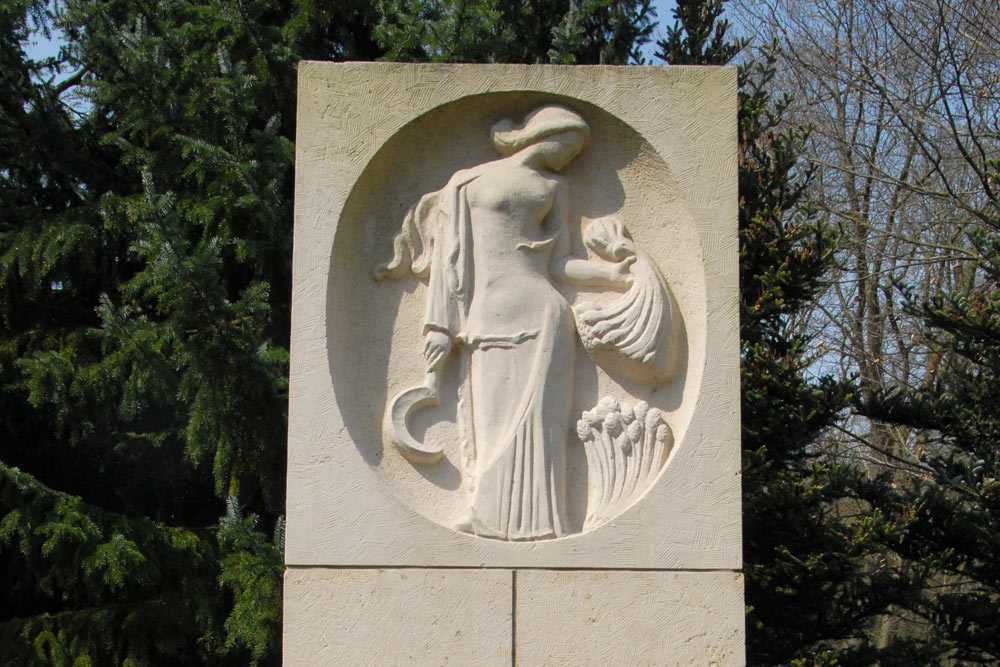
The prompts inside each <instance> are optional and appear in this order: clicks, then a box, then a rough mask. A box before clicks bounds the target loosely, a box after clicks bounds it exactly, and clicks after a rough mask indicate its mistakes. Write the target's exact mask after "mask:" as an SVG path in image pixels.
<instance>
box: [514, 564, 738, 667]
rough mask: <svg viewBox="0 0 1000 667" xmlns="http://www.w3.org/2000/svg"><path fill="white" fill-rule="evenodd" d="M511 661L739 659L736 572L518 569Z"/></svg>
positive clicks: (575, 663) (580, 666)
mask: <svg viewBox="0 0 1000 667" xmlns="http://www.w3.org/2000/svg"><path fill="white" fill-rule="evenodd" d="M516 595H517V605H516V619H517V632H516V638H515V650H516V654H517V664H519V665H532V666H533V667H538V666H541V665H551V666H552V667H556V666H558V667H589V666H590V665H593V666H594V667H599V666H600V667H604V666H605V665H629V666H630V667H639V666H642V665H647V666H650V667H652V666H656V667H664V666H667V665H690V666H691V667H713V666H714V667H727V666H735V665H742V664H744V660H745V658H744V646H743V579H742V576H741V575H739V574H736V573H733V572H634V571H632V572H624V571H611V572H607V571H576V572H558V571H545V570H519V571H518V572H517V579H516Z"/></svg>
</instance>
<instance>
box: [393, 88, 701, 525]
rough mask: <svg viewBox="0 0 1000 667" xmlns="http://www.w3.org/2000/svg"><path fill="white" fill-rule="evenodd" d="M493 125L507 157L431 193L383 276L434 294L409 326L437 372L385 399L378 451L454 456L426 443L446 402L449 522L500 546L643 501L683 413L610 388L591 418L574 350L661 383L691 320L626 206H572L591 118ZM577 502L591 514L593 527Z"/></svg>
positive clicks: (531, 115)
mask: <svg viewBox="0 0 1000 667" xmlns="http://www.w3.org/2000/svg"><path fill="white" fill-rule="evenodd" d="M482 131H483V132H484V133H487V132H488V134H489V137H490V139H491V141H492V145H493V147H494V149H495V150H496V152H497V153H498V154H499V157H495V158H494V159H490V160H486V161H482V162H479V163H477V164H473V165H470V166H466V167H463V168H460V169H457V170H456V171H454V172H453V173H452V174H451V175H450V177H449V178H448V179H447V182H446V183H444V185H443V187H439V188H438V189H435V190H433V191H431V192H427V193H425V194H423V195H422V196H420V197H419V198H418V199H417V201H416V202H415V203H413V204H412V206H410V208H409V209H408V210H407V211H406V212H405V214H404V215H403V216H402V220H401V224H400V226H399V227H398V228H397V232H396V233H395V236H394V238H393V240H392V249H391V251H392V257H391V260H389V261H388V262H386V263H384V264H383V265H381V266H379V267H377V269H376V270H375V277H376V279H377V280H378V281H379V282H380V283H381V284H383V285H388V284H391V283H394V282H397V281H402V280H404V279H407V278H408V276H411V275H412V276H414V277H415V278H416V279H417V280H418V281H419V282H420V284H421V285H422V286H423V287H422V289H420V290H419V291H420V293H421V298H422V301H423V304H422V308H423V315H422V321H421V323H420V326H419V328H418V329H417V328H415V329H412V330H410V336H411V338H419V339H420V342H421V343H422V353H423V354H422V357H423V359H422V365H423V376H422V377H420V378H415V382H413V383H412V385H410V386H405V387H404V388H403V389H402V390H397V391H395V392H394V393H391V394H389V393H387V400H386V403H385V408H384V411H383V415H384V417H383V422H382V438H383V442H384V443H385V445H386V448H385V450H384V451H383V453H382V455H383V456H399V455H401V456H402V457H404V458H405V459H406V460H407V461H408V462H409V464H410V465H412V466H415V467H417V468H432V467H434V466H438V465H441V464H442V463H447V461H446V460H445V459H446V451H445V450H446V446H445V444H443V443H429V442H426V441H425V440H424V438H422V437H421V436H420V435H419V434H416V433H415V432H414V423H415V421H417V420H418V418H419V415H420V414H421V413H424V412H428V411H434V410H437V411H438V414H440V409H441V407H442V403H443V402H448V403H450V404H451V405H450V406H448V408H447V410H448V411H449V412H447V413H446V414H447V415H449V416H450V415H452V414H453V417H451V418H453V420H454V422H455V424H456V427H457V428H456V429H455V431H454V437H455V438H457V441H458V442H457V447H454V448H453V449H454V451H453V458H455V459H456V461H457V465H456V466H455V467H456V469H457V473H458V475H457V476H458V480H459V481H458V483H457V485H458V486H459V487H460V488H461V490H462V493H463V495H464V499H463V500H462V501H460V503H459V505H460V506H461V511H460V513H459V514H458V516H457V517H456V518H455V519H454V520H453V521H452V522H451V524H450V525H451V527H452V528H454V529H456V530H458V531H461V532H465V533H469V534H473V535H477V536H480V537H484V538H493V539H499V540H509V541H530V540H545V539H552V538H558V537H563V536H567V535H571V534H573V533H577V532H585V531H588V530H590V529H592V528H594V527H597V526H599V525H601V524H602V523H604V522H606V521H608V520H610V519H613V518H614V517H615V516H617V515H618V514H620V513H621V512H622V511H624V510H626V509H627V508H628V507H629V506H631V505H632V504H634V503H635V502H636V501H637V500H638V499H640V498H641V497H642V496H643V495H644V494H645V493H646V491H648V489H649V488H650V486H651V485H652V484H653V483H655V481H656V480H657V479H658V477H659V476H660V473H661V472H662V471H663V469H664V467H665V466H666V464H667V462H668V460H669V457H670V453H671V450H672V448H673V444H674V437H673V432H672V430H671V425H670V415H669V414H667V412H665V411H664V410H661V409H659V408H657V407H651V406H650V405H649V403H648V402H647V401H646V400H643V399H641V398H634V397H633V396H631V395H628V396H625V397H623V400H618V399H616V398H614V397H612V396H604V397H602V398H601V399H600V400H599V401H597V402H596V404H594V403H592V404H590V408H589V409H584V410H579V409H578V407H576V406H577V405H578V403H579V401H578V400H577V401H575V400H574V399H575V398H577V399H578V398H579V397H578V396H576V397H575V396H574V393H575V391H576V390H577V387H578V386H579V385H580V378H578V377H577V376H578V375H580V374H581V373H582V374H586V373H587V372H588V371H586V369H585V368H584V370H582V371H581V370H579V369H580V367H581V366H580V364H581V360H579V359H577V355H578V348H579V347H581V346H582V350H585V351H586V354H587V355H588V357H589V359H590V362H589V363H591V364H593V365H594V366H595V370H596V369H602V370H601V371H600V372H604V373H607V374H608V375H610V376H613V377H618V378H620V379H621V382H622V383H625V384H628V385H630V386H635V387H638V388H639V390H637V391H638V392H639V393H641V392H643V391H655V390H656V388H657V387H659V386H660V385H664V384H668V383H671V381H675V382H676V380H674V375H675V371H676V370H677V367H678V365H679V359H681V358H682V357H683V356H685V355H683V354H682V352H683V350H682V348H683V346H684V345H685V341H686V338H685V336H684V335H683V318H682V316H681V314H680V312H679V311H678V308H677V305H676V301H675V299H674V297H673V296H672V293H671V290H670V287H669V286H668V284H667V281H666V279H665V278H664V274H663V271H662V270H661V268H660V267H659V266H658V265H657V263H656V261H655V260H654V259H653V257H652V256H651V255H650V254H649V253H647V252H646V251H645V250H644V249H643V248H642V247H641V246H640V244H638V243H636V242H635V241H634V240H633V239H632V238H631V236H630V234H629V224H628V221H627V220H623V219H621V218H620V217H619V216H618V214H617V213H618V212H615V213H611V214H607V215H602V216H600V217H597V218H588V219H583V218H585V214H586V213H587V212H581V211H579V207H578V206H574V205H573V202H574V201H575V200H574V197H576V196H577V195H576V194H575V193H574V188H578V187H580V186H581V184H579V183H575V182H574V177H573V175H572V174H570V173H568V168H569V167H570V165H572V164H573V162H574V161H575V160H577V159H578V158H579V157H580V156H581V155H582V154H584V153H585V151H586V150H587V147H588V143H589V142H590V140H591V132H592V129H591V125H590V123H589V122H588V119H587V118H586V116H585V114H584V113H582V112H580V111H578V110H577V109H575V108H573V107H572V106H571V105H567V104H563V103H558V104H557V103H545V104H541V105H539V106H537V107H536V108H534V109H533V110H530V111H529V112H528V113H526V114H525V115H524V116H523V117H522V118H510V117H504V118H501V119H500V120H498V121H497V122H496V123H495V124H494V125H493V126H492V129H490V128H488V127H483V128H482ZM594 160H596V161H598V162H599V160H600V156H597V157H596V158H594ZM599 212H603V211H599ZM580 241H582V245H583V248H582V249H581V248H580V246H581V243H580ZM385 254H386V255H388V254H389V248H388V247H386V248H385ZM568 290H569V291H570V293H569V294H568V295H567V291H568ZM413 343H414V345H413V347H414V349H419V347H420V345H418V344H417V341H413ZM582 362H583V363H586V360H582ZM593 372H594V371H589V373H590V374H591V375H592V374H593ZM446 376H447V377H448V378H450V383H451V384H452V385H453V387H452V388H451V390H450V391H448V392H446V391H445V386H444V385H445V382H446V380H445V378H446ZM681 381H682V379H681ZM681 390H682V388H681ZM445 394H447V397H445ZM625 399H627V400H625ZM450 410H453V411H454V412H453V413H451V412H450ZM574 424H575V425H576V428H575V429H574V428H573V425H574ZM424 429H425V432H426V429H427V426H426V425H425V426H424ZM446 440H447V439H446ZM572 448H582V450H583V452H584V458H585V460H586V466H585V470H584V471H583V473H582V474H577V475H575V476H574V477H573V479H572V480H569V479H568V477H569V465H568V459H569V458H571V455H572V454H573V452H572ZM455 454H457V456H456V455H455ZM421 474H428V475H429V474H430V473H424V472H422V473H421ZM442 479H443V478H442ZM454 485H455V484H454V483H453V486H454ZM574 496H575V497H574ZM570 506H575V507H583V508H585V512H584V516H583V520H582V521H579V520H574V519H572V518H570V517H569V516H568V509H567V508H568V507H570Z"/></svg>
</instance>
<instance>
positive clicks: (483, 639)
mask: <svg viewBox="0 0 1000 667" xmlns="http://www.w3.org/2000/svg"><path fill="white" fill-rule="evenodd" d="M511 585H512V576H511V572H510V571H508V570H433V569H402V570H367V569H325V568H305V569H295V568H291V569H289V570H287V571H286V572H285V587H284V596H285V603H284V607H285V612H284V638H283V645H284V651H285V656H284V663H283V664H284V667H317V666H318V665H352V666H354V667H365V666H371V667H391V666H394V665H399V666H410V665H413V666H419V665H427V666H434V667H437V666H439V665H469V666H470V667H472V666H475V667H493V666H497V667H500V666H503V667H509V666H510V664H511V632H512V627H511V596H512V589H511ZM524 664H528V663H524Z"/></svg>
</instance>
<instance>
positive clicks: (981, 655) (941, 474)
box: [860, 128, 1000, 665]
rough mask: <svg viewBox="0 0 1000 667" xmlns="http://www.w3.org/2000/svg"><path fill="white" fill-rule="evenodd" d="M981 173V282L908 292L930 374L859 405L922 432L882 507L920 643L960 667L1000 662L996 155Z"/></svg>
mask: <svg viewBox="0 0 1000 667" xmlns="http://www.w3.org/2000/svg"><path fill="white" fill-rule="evenodd" d="M974 131H975V128H973V132H974ZM963 132H964V130H963ZM963 136H964V135H963ZM973 136H974V135H973ZM993 136H994V137H996V138H1000V128H996V129H994V131H993ZM969 159H970V161H972V160H973V159H974V158H972V156H969ZM978 173H980V174H981V176H982V180H981V186H982V194H981V196H980V197H979V198H978V201H979V202H980V208H978V209H976V210H975V215H976V217H977V219H978V220H979V221H980V222H981V225H980V226H978V227H977V228H976V229H975V230H973V231H971V232H970V240H971V242H972V246H973V247H974V248H975V250H976V253H977V255H976V258H975V260H974V261H975V264H976V269H977V271H976V283H977V284H976V289H975V290H974V291H973V292H972V296H970V297H963V296H960V295H957V294H951V293H948V292H945V291H942V292H939V293H938V294H937V295H935V296H933V297H932V298H931V299H930V300H928V301H926V302H920V301H918V300H917V299H916V298H915V297H914V296H913V295H912V294H911V295H909V299H908V307H909V308H910V310H911V312H914V313H917V314H920V315H921V316H922V317H923V318H924V320H925V322H926V325H927V327H928V330H929V332H930V335H931V338H932V340H933V341H934V342H935V343H936V346H937V353H936V356H937V358H938V363H937V365H936V368H935V369H934V371H933V375H929V376H928V377H927V378H926V381H925V382H924V383H923V384H922V385H921V386H919V387H898V388H896V389H894V390H892V391H890V392H888V393H883V394H880V395H876V396H874V397H872V398H871V399H870V400H868V401H866V402H864V403H862V404H861V405H860V408H861V410H862V412H863V413H865V414H866V415H867V416H869V417H872V418H875V419H878V420H881V421H883V422H888V423H891V424H893V425H896V426H905V427H907V428H909V429H915V434H916V435H915V438H914V439H913V440H912V441H911V444H912V447H913V454H914V455H915V458H916V459H917V460H918V461H919V466H918V467H913V466H911V465H908V466H907V468H906V469H905V473H906V474H900V475H898V476H897V477H898V483H897V485H896V486H895V489H896V490H897V493H894V494H890V495H886V496H885V497H884V498H883V499H882V502H881V503H880V504H879V508H880V509H881V510H882V511H883V512H884V513H885V514H886V516H888V517H890V518H891V519H893V520H895V521H897V522H898V523H900V524H901V525H902V530H901V531H900V532H899V534H898V537H897V539H896V540H894V541H893V542H892V546H893V548H894V550H895V551H896V553H897V554H899V555H900V556H902V557H903V558H904V559H905V561H904V563H905V566H906V569H907V571H908V572H910V573H911V575H910V576H911V577H912V579H913V580H914V582H915V583H916V584H919V588H918V589H917V590H916V592H915V593H914V594H913V595H911V596H909V597H908V598H906V599H905V600H903V601H902V602H901V604H900V606H901V607H902V608H903V609H905V610H906V612H908V614H910V618H915V619H916V620H917V621H918V622H919V623H920V626H921V627H922V629H923V631H922V633H921V635H920V636H918V637H917V639H916V640H915V643H916V644H918V646H919V647H920V649H921V650H922V651H923V652H924V653H925V654H926V655H928V656H931V657H933V659H934V660H935V661H936V662H938V661H940V662H944V661H948V662H949V664H962V665H984V664H997V663H1000V613H998V611H997V610H998V604H1000V563H998V561H997V554H998V553H1000V189H998V188H997V184H998V183H1000V160H997V159H993V160H985V161H984V162H983V163H982V165H981V168H980V169H979V170H978ZM928 661H929V660H928Z"/></svg>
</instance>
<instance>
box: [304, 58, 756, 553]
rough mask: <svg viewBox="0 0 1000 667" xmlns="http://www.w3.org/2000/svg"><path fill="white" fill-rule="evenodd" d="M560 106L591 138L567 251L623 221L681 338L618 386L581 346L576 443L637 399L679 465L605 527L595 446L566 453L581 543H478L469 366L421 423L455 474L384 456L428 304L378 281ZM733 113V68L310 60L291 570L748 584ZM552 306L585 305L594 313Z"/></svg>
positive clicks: (417, 370) (574, 180) (577, 168)
mask: <svg viewBox="0 0 1000 667" xmlns="http://www.w3.org/2000/svg"><path fill="white" fill-rule="evenodd" d="M525 91H531V92H525ZM552 103H558V104H561V105H564V106H566V107H569V108H572V109H573V110H574V111H576V112H578V113H580V114H581V115H582V116H584V117H585V118H586V121H587V123H588V124H589V126H590V129H591V138H590V143H589V145H588V146H587V148H586V149H585V150H584V151H583V152H582V153H580V154H579V157H577V158H576V159H575V160H573V162H572V164H571V165H570V166H569V167H568V168H566V169H565V170H564V172H563V174H562V175H563V176H564V177H565V179H566V180H567V182H568V183H569V184H570V186H571V187H572V191H571V192H572V194H571V196H570V198H569V201H570V211H569V215H568V220H569V221H570V223H569V224H570V225H571V229H570V234H571V237H572V238H571V248H572V251H573V252H574V253H575V254H576V256H578V257H587V256H588V251H587V249H586V248H585V247H584V245H583V230H584V229H585V227H586V224H587V221H589V220H597V219H601V218H606V217H607V216H614V217H615V218H618V219H620V220H621V221H622V222H623V223H624V226H625V228H626V229H627V230H628V231H629V232H630V233H631V236H632V238H634V240H635V243H636V245H637V246H638V247H639V248H641V249H642V251H643V252H644V253H648V256H649V257H650V258H651V260H650V261H651V262H653V263H654V264H655V266H657V267H658V268H659V270H660V271H661V272H662V274H663V277H664V279H665V281H666V284H667V285H668V286H669V289H670V291H671V293H672V297H673V299H674V300H675V303H676V307H677V315H678V317H677V320H676V323H677V325H678V326H679V327H680V331H681V334H680V343H679V345H680V346H681V354H680V358H679V360H678V370H677V372H676V373H674V375H673V377H672V378H671V379H670V380H669V381H658V383H649V382H642V381H636V380H635V379H634V378H631V377H624V376H621V375H616V374H615V373H614V372H612V371H609V370H607V369H605V368H603V367H602V366H601V365H597V364H595V363H593V361H592V360H591V359H590V357H589V356H588V354H586V353H585V351H584V350H583V347H582V346H580V349H578V350H577V352H576V355H575V358H576V362H575V366H574V368H573V370H572V373H570V375H571V376H572V377H573V378H575V379H574V382H575V387H574V391H573V405H572V410H571V413H570V420H571V421H570V423H569V424H568V425H567V429H568V431H569V433H570V434H571V436H572V435H573V433H572V432H573V424H574V423H575V421H576V419H577V418H578V417H581V416H582V415H584V414H585V413H586V412H587V411H589V410H592V409H594V408H595V407H596V406H597V405H598V403H599V401H600V400H601V399H603V398H605V397H607V398H610V399H613V400H615V401H618V402H619V403H620V404H621V405H623V406H625V405H636V404H638V402H640V401H641V402H645V403H648V405H649V406H650V407H651V408H655V409H656V410H657V411H658V414H659V415H662V418H663V421H664V422H665V423H666V425H667V426H668V428H669V432H670V434H672V438H671V439H670V444H672V448H671V449H670V452H669V459H668V460H667V463H666V466H665V468H664V470H663V472H662V474H660V475H659V477H658V478H656V476H655V475H652V476H651V480H652V481H651V482H650V483H651V484H652V487H651V488H649V490H648V492H646V495H645V496H644V497H642V499H641V500H639V501H638V502H636V503H635V504H634V505H632V506H631V507H628V505H629V503H630V502H632V501H633V498H632V497H625V500H620V499H618V496H617V495H615V494H616V493H618V491H617V490H613V492H612V493H610V496H611V497H613V498H615V500H614V511H612V512H609V513H607V515H604V514H594V513H592V512H590V511H589V510H590V509H592V508H588V507H587V505H588V503H593V502H594V501H593V500H592V499H593V498H595V497H597V496H596V495H595V494H593V493H588V492H587V489H586V486H587V484H588V480H592V479H593V475H590V476H589V477H588V472H587V469H588V466H587V456H586V455H585V452H584V447H583V445H582V443H580V442H575V443H572V442H568V443H567V445H566V449H567V453H566V458H567V466H566V480H565V486H566V491H567V494H566V495H567V501H566V502H567V505H566V506H565V512H566V522H567V524H568V525H569V526H570V529H569V530H568V531H566V532H568V533H569V535H570V536H568V537H565V538H562V539H547V540H541V541H534V542H532V541H522V542H517V541H502V540H496V539H483V538H482V537H478V536H476V535H470V534H467V533H464V532H461V531H460V530H455V529H454V528H455V526H457V525H461V519H462V515H463V512H464V511H466V510H467V508H468V489H467V488H466V486H467V483H468V481H467V479H466V477H467V476H466V475H463V474H462V472H461V471H462V467H463V464H462V461H461V452H460V451H459V448H458V446H457V444H456V443H457V442H458V441H459V440H460V438H459V434H458V428H457V425H456V424H457V422H459V421H460V420H459V419H458V418H457V416H456V407H455V406H456V404H457V403H458V394H457V390H456V389H455V387H456V386H457V385H459V381H458V379H457V378H456V377H455V374H456V371H455V370H454V369H455V367H457V366H458V364H455V363H451V364H450V365H448V368H449V369H451V370H446V371H445V372H444V373H443V374H442V380H443V382H442V396H441V399H442V400H441V404H440V406H439V407H437V408H433V409H430V410H427V411H426V414H425V415H424V416H423V417H422V418H421V419H415V420H414V423H413V424H412V428H413V430H414V432H415V433H416V434H417V435H418V436H419V437H420V438H421V439H422V440H423V442H426V443H429V444H430V445H431V446H433V447H440V448H441V449H442V450H443V451H444V454H445V455H444V457H443V458H442V459H441V460H440V461H438V462H436V463H434V464H433V465H415V464H413V463H412V462H411V461H409V460H407V459H406V458H405V457H404V456H401V455H400V453H399V451H397V450H396V449H395V448H392V447H386V446H385V445H384V444H383V438H382V416H383V413H384V412H385V410H386V406H387V404H388V403H389V401H390V400H391V399H392V397H393V396H395V395H398V394H399V393H400V392H401V391H403V390H405V389H407V388H408V387H413V386H416V385H420V384H421V383H422V382H423V381H424V371H425V367H424V363H425V362H424V358H423V354H422V350H423V344H424V332H423V321H424V305H425V303H426V290H427V288H426V286H425V284H424V283H423V282H421V281H420V280H417V279H416V278H414V277H412V276H409V277H408V278H403V279H400V280H398V281H392V282H389V283H386V282H381V283H380V282H377V281H375V280H374V279H373V277H372V274H373V271H374V269H375V268H376V267H377V266H379V265H380V264H384V263H385V262H386V261H388V260H389V258H390V257H391V254H392V252H391V248H392V238H393V236H394V235H395V234H396V233H397V232H398V231H399V229H400V225H401V222H402V220H403V219H404V217H405V214H406V211H407V208H408V207H410V206H411V205H412V204H414V202H416V201H417V200H419V199H420V197H421V196H422V195H424V194H426V193H429V192H432V191H434V190H437V189H439V188H442V187H444V186H445V184H446V183H447V182H448V181H449V179H450V178H451V177H452V176H453V175H454V174H456V173H457V172H458V171H459V170H461V169H467V168H470V167H474V166H476V165H481V164H484V163H486V162H487V161H489V160H493V159H496V154H495V151H494V149H493V147H492V146H491V145H490V141H489V128H490V127H491V126H492V124H493V123H495V122H497V121H498V120H499V119H503V118H521V117H523V116H524V114H525V113H527V112H528V111H530V110H531V109H535V108H538V107H539V106H540V105H544V104H552ZM735 103H736V91H735V71H734V70H732V69H718V68H614V67H584V68H563V67H528V66H414V65H400V64H376V65H371V64H346V65H331V64H321V63H303V64H302V66H301V67H300V106H299V119H298V127H299V130H298V132H299V134H298V140H297V169H296V211H295V217H296V222H295V255H294V267H293V271H294V278H293V279H294V299H293V307H292V311H293V314H292V317H293V324H292V349H291V354H292V359H291V379H290V382H291V387H290V394H291V403H290V414H289V468H288V505H287V507H288V527H287V537H286V562H287V563H289V564H290V565H356V566H369V567H370V566H400V565H406V566H432V567H433V566H466V567H470V566H471V567H476V566H482V565H488V566H496V567H590V568H691V569H713V568H718V569H726V568H728V569H737V568H739V566H740V506H739V497H740V489H739V443H738V437H739V414H738V408H739V403H738V366H739V360H738V312H737V307H736V304H737V300H736V290H737V275H736V267H737V237H736V135H735ZM557 288H558V289H559V290H560V292H561V293H562V296H563V298H565V299H566V300H567V302H569V303H571V304H573V305H574V306H575V305H577V304H579V303H581V302H582V301H584V300H590V299H592V298H594V295H593V294H592V293H587V292H586V291H580V290H577V289H576V288H573V287H567V286H563V285H559V286H557ZM612 296H615V295H612ZM600 298H601V296H600V295H597V299H598V300H599V299H600ZM608 303H610V300H608V299H606V300H605V302H604V304H605V305H607V304H608ZM597 305H598V306H600V305H601V304H600V303H598V304H597ZM449 372H450V373H451V375H450V376H449V375H448V373H449ZM623 410H624V408H623ZM591 436H592V437H599V436H600V429H599V428H597V429H596V430H593V433H592V434H591ZM592 465H593V464H592ZM645 490H646V487H645V486H644V487H643V488H642V491H643V492H645ZM605 495H608V494H605ZM639 495H641V494H639ZM636 497H638V496H636ZM588 515H589V516H588ZM585 520H587V523H586V524H585Z"/></svg>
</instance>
